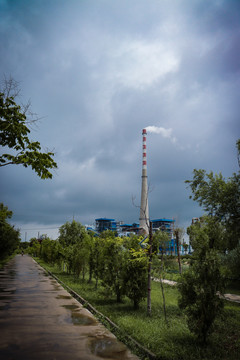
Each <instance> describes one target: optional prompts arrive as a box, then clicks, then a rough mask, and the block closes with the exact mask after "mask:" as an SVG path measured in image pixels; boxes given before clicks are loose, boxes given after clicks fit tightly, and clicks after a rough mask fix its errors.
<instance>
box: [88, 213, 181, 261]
mask: <svg viewBox="0 0 240 360" xmlns="http://www.w3.org/2000/svg"><path fill="white" fill-rule="evenodd" d="M151 222H152V230H153V233H154V232H156V231H158V230H161V231H164V232H166V233H167V234H168V236H169V243H168V246H167V247H166V248H165V249H164V252H165V253H166V254H177V244H176V239H175V237H174V223H175V220H174V219H165V218H161V219H155V220H151ZM95 224H96V225H95V231H96V232H97V233H101V232H103V231H105V230H111V231H115V232H116V233H117V234H118V236H129V235H130V234H131V233H132V234H138V233H139V224H138V223H133V224H126V223H123V222H120V221H116V220H115V219H110V218H99V219H95ZM159 251H161V248H159ZM180 253H182V254H183V253H184V249H183V246H182V245H180Z"/></svg>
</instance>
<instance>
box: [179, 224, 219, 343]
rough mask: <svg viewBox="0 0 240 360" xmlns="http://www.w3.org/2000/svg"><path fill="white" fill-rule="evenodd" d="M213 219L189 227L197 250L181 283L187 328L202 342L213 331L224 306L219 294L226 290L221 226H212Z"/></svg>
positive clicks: (194, 247)
mask: <svg viewBox="0 0 240 360" xmlns="http://www.w3.org/2000/svg"><path fill="white" fill-rule="evenodd" d="M212 225H213V220H212V219H211V218H208V217H205V218H202V220H201V222H197V223H195V224H193V225H191V226H190V227H189V228H188V234H189V236H190V241H191V245H192V248H193V250H194V252H193V255H192V259H191V264H190V269H189V271H187V272H185V273H184V274H183V275H182V278H181V282H180V284H179V291H180V295H181V297H180V299H179V306H180V308H181V309H183V310H184V311H185V313H186V315H187V319H188V327H189V329H190V331H192V332H193V333H194V334H195V335H196V336H197V338H198V340H199V341H200V342H202V343H206V340H207V337H208V336H209V335H210V333H211V332H212V331H213V324H214V320H215V318H216V317H217V316H218V315H219V313H220V312H221V309H222V308H223V301H222V300H221V299H220V298H219V296H218V293H222V291H223V285H224V284H223V277H222V274H221V260H220V255H219V251H218V250H217V247H218V242H219V241H221V239H220V238H221V237H222V235H223V234H222V231H223V229H222V227H221V224H218V223H217V225H216V226H215V227H214V228H213V226H212Z"/></svg>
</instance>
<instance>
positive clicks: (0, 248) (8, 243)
mask: <svg viewBox="0 0 240 360" xmlns="http://www.w3.org/2000/svg"><path fill="white" fill-rule="evenodd" d="M11 217H12V211H9V210H8V207H7V206H4V204H3V203H0V260H3V259H5V258H7V257H8V256H10V255H11V254H12V253H13V252H14V251H15V250H16V249H17V248H18V246H19V244H20V236H19V231H18V230H15V229H14V226H11V225H10V224H9V223H8V222H7V219H10V218H11Z"/></svg>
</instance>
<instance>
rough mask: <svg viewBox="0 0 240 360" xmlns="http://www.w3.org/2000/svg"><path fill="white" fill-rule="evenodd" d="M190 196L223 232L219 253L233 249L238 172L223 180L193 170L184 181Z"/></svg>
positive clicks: (239, 236) (238, 217)
mask: <svg viewBox="0 0 240 360" xmlns="http://www.w3.org/2000/svg"><path fill="white" fill-rule="evenodd" d="M237 152H238V162H239V163H240V161H239V159H240V140H238V141H237ZM186 183H187V184H189V186H190V188H191V190H192V194H193V195H191V196H190V198H193V200H194V201H197V202H198V203H199V205H200V206H202V207H203V209H204V211H206V212H207V214H208V215H209V216H213V217H214V219H215V221H218V222H220V223H222V224H223V225H224V227H225V228H226V234H225V241H224V242H223V243H222V244H221V247H222V250H231V249H234V248H235V247H236V246H237V244H238V242H239V240H240V172H239V171H238V173H233V175H232V176H231V177H229V178H228V179H227V180H226V179H224V177H223V176H222V174H221V173H219V174H216V175H214V174H213V172H212V171H211V172H210V173H207V172H206V171H205V170H202V169H200V170H196V169H195V170H194V171H193V180H187V181H186Z"/></svg>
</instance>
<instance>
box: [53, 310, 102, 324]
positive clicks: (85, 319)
mask: <svg viewBox="0 0 240 360" xmlns="http://www.w3.org/2000/svg"><path fill="white" fill-rule="evenodd" d="M58 321H59V323H60V324H64V323H65V324H66V323H67V324H72V325H78V326H91V325H97V321H96V320H95V319H93V318H92V317H89V316H86V315H83V314H81V313H79V312H76V311H75V312H74V311H71V313H68V314H63V315H60V316H59V317H58Z"/></svg>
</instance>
